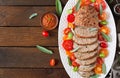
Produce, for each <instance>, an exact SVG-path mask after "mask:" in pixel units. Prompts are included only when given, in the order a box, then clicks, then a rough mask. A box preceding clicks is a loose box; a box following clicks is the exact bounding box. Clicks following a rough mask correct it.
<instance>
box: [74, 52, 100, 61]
mask: <svg viewBox="0 0 120 78" xmlns="http://www.w3.org/2000/svg"><path fill="white" fill-rule="evenodd" d="M96 54H98V50H95V51H93V52H86V53H81V52H74V55H75V57H76V58H77V59H80V60H85V59H89V58H92V57H93V56H95V55H96Z"/></svg>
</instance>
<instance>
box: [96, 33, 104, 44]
mask: <svg viewBox="0 0 120 78" xmlns="http://www.w3.org/2000/svg"><path fill="white" fill-rule="evenodd" d="M98 40H99V41H105V39H104V38H103V36H102V34H101V33H99V34H98ZM105 42H106V41H105Z"/></svg>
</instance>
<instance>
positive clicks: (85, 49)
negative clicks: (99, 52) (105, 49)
mask: <svg viewBox="0 0 120 78" xmlns="http://www.w3.org/2000/svg"><path fill="white" fill-rule="evenodd" d="M98 45H99V43H98V42H95V43H93V44H90V45H79V46H80V48H79V49H78V51H77V52H92V51H94V50H96V49H97V48H98ZM73 47H74V48H76V44H75V43H74V45H73Z"/></svg>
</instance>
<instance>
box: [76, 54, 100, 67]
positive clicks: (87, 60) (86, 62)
mask: <svg viewBox="0 0 120 78" xmlns="http://www.w3.org/2000/svg"><path fill="white" fill-rule="evenodd" d="M84 57H85V56H84ZM97 57H98V56H97V55H95V56H94V57H92V58H90V59H86V60H79V59H76V60H75V61H76V62H77V63H78V64H80V65H85V66H87V65H90V64H93V63H95V62H96V60H97Z"/></svg>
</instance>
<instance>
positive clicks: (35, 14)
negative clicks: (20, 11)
mask: <svg viewBox="0 0 120 78" xmlns="http://www.w3.org/2000/svg"><path fill="white" fill-rule="evenodd" d="M37 15H38V14H37V13H33V14H31V15H30V16H29V19H32V18H34V17H36V16H37Z"/></svg>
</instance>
